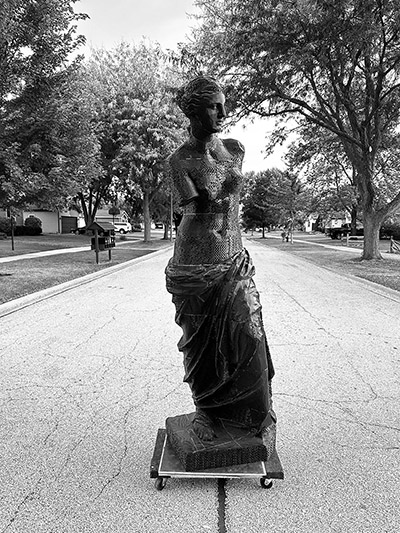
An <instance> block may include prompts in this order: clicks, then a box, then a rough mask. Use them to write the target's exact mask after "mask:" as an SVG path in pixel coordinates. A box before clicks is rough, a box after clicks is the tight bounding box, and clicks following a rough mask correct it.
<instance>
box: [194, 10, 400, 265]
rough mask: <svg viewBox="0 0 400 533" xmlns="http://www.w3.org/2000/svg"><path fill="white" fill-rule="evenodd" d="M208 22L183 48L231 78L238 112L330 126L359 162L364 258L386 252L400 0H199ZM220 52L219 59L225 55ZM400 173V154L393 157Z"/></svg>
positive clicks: (198, 63)
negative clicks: (385, 188) (381, 239)
mask: <svg viewBox="0 0 400 533" xmlns="http://www.w3.org/2000/svg"><path fill="white" fill-rule="evenodd" d="M196 3H197V4H198V5H199V7H201V8H202V15H201V16H200V18H201V21H202V25H201V26H200V27H199V29H197V30H196V32H195V35H194V37H195V41H194V43H193V44H192V45H191V46H190V45H189V46H188V47H187V48H186V49H185V50H184V52H185V57H186V58H187V57H189V58H192V64H193V65H194V67H195V68H196V69H204V70H207V71H208V72H210V73H212V74H214V75H216V76H220V77H222V78H223V79H224V81H225V84H226V87H227V93H228V96H229V98H230V100H231V102H232V106H233V108H234V109H235V110H236V112H237V113H238V116H246V115H249V114H257V115H259V116H261V117H266V116H276V117H288V116H289V115H290V116H293V115H294V116H296V117H298V118H304V119H305V120H306V121H307V122H309V123H312V124H315V125H316V126H318V127H320V128H323V129H325V130H328V131H329V132H331V133H332V134H333V135H335V136H336V138H337V139H338V140H339V141H340V143H341V146H342V148H343V151H344V153H345V155H346V157H347V158H348V160H349V163H350V165H353V166H354V169H355V175H354V179H355V185H356V187H357V190H358V193H359V195H360V203H361V206H362V209H363V217H364V232H365V244H364V258H373V257H379V256H380V254H379V251H378V248H377V242H378V235H379V227H380V224H381V223H382V221H383V220H384V218H385V217H386V216H388V215H389V214H390V213H392V212H394V211H395V210H396V209H397V208H398V207H399V205H400V186H399V180H398V178H397V180H395V182H396V186H395V187H392V186H390V187H389V189H391V194H388V196H387V197H386V199H385V200H384V201H382V196H381V195H379V194H377V191H378V190H380V187H381V186H382V182H384V183H387V182H388V181H389V180H390V179H391V178H390V176H388V174H387V173H385V175H384V176H382V175H381V173H380V169H379V168H378V170H377V160H378V159H379V158H381V159H382V160H383V159H386V161H388V150H389V151H390V153H392V150H393V149H394V148H395V147H396V146H398V145H399V133H398V125H399V118H400V117H399V110H400V106H399V88H400V78H399V74H400V12H399V9H398V3H397V2H396V1H395V0H337V1H335V2H332V1H330V0H318V1H317V0H290V1H289V0H281V1H278V0H263V1H262V2H260V1H259V0H215V1H214V0H213V1H210V0H198V1H197V2H196ZM217 59H218V61H217ZM390 164H391V165H395V168H394V169H393V171H394V173H395V174H396V175H398V170H399V167H398V157H397V155H396V156H395V157H393V158H392V159H391V160H390Z"/></svg>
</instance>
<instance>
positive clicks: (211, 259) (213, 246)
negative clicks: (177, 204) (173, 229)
mask: <svg viewBox="0 0 400 533" xmlns="http://www.w3.org/2000/svg"><path fill="white" fill-rule="evenodd" d="M243 155H244V149H243V147H242V145H241V144H240V143H239V142H238V141H234V140H232V139H225V140H223V141H222V140H220V139H218V138H217V137H215V138H214V139H213V140H212V141H211V142H210V143H207V144H204V143H202V142H200V141H198V140H197V139H195V138H194V137H191V138H190V140H189V141H188V142H187V143H185V144H184V145H183V146H182V147H181V148H180V149H179V150H177V152H175V154H174V155H173V156H172V157H171V159H170V163H171V168H172V175H173V180H174V185H175V188H176V190H177V191H178V194H179V196H180V198H181V200H182V203H183V205H184V213H183V218H182V221H181V223H180V225H179V229H178V234H177V238H176V242H175V252H174V262H176V263H178V264H213V263H219V262H220V261H224V260H226V259H228V258H229V257H232V256H233V255H234V254H235V253H236V252H238V251H239V250H241V248H242V239H241V235H240V229H239V218H238V217H239V194H240V189H241V186H242V181H243V176H242V173H241V164H242V159H243Z"/></svg>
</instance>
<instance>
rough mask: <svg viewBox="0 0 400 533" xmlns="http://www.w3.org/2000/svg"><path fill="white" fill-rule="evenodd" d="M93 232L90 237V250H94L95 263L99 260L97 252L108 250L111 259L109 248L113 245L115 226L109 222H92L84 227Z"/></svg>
mask: <svg viewBox="0 0 400 533" xmlns="http://www.w3.org/2000/svg"><path fill="white" fill-rule="evenodd" d="M86 229H87V230H91V231H93V232H94V237H92V246H91V248H92V250H94V251H95V252H96V263H98V262H99V252H103V251H105V250H108V258H109V259H110V261H111V249H112V248H114V246H115V228H114V226H113V225H112V224H110V223H109V222H93V223H92V224H90V226H88V227H87V228H86Z"/></svg>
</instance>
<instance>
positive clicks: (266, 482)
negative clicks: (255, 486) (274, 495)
mask: <svg viewBox="0 0 400 533" xmlns="http://www.w3.org/2000/svg"><path fill="white" fill-rule="evenodd" d="M273 484H274V483H273V481H272V479H268V478H267V477H262V478H261V479H260V485H261V487H262V488H263V489H270V488H272V485H273Z"/></svg>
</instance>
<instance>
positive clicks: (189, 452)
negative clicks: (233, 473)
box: [166, 413, 268, 472]
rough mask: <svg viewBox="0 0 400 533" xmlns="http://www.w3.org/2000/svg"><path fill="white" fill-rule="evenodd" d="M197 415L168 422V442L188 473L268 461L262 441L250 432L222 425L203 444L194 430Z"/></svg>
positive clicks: (188, 415) (189, 415)
mask: <svg viewBox="0 0 400 533" xmlns="http://www.w3.org/2000/svg"><path fill="white" fill-rule="evenodd" d="M194 416H195V413H190V414H185V415H179V416H175V417H171V418H167V420H166V431H167V435H168V440H169V442H170V444H171V446H172V448H173V450H174V452H175V454H176V455H177V457H178V458H179V460H180V462H181V464H182V466H183V467H184V469H185V470H186V471H188V472H197V471H201V470H207V469H213V468H220V467H229V466H233V465H240V464H247V463H254V462H257V461H267V459H268V451H267V448H266V447H265V446H264V444H263V441H262V439H261V438H260V437H255V436H254V434H253V433H251V432H250V431H248V430H245V429H242V428H238V427H234V426H227V425H224V424H222V423H221V424H220V425H218V426H215V427H214V428H213V429H214V430H215V433H216V435H217V436H216V438H214V439H213V440H212V441H202V440H200V439H199V438H198V437H197V435H196V434H195V432H194V431H193V429H192V422H193V418H194Z"/></svg>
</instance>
